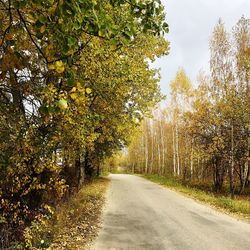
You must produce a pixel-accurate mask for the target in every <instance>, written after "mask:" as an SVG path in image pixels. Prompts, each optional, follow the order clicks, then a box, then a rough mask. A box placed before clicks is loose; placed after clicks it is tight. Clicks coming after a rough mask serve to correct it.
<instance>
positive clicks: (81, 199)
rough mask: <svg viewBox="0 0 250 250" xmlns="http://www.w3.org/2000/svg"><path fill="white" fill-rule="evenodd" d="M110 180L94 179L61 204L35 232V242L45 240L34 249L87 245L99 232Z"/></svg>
mask: <svg viewBox="0 0 250 250" xmlns="http://www.w3.org/2000/svg"><path fill="white" fill-rule="evenodd" d="M109 182H110V181H109V180H108V179H106V178H98V179H95V180H94V181H93V182H91V183H89V184H86V185H85V186H83V188H82V189H81V190H80V191H79V192H78V193H77V194H75V195H74V196H73V197H71V198H70V199H69V200H68V201H67V202H65V203H64V204H61V205H60V206H58V207H57V208H56V210H55V213H54V215H53V217H52V218H51V219H50V220H49V221H48V222H47V223H46V225H44V230H43V231H42V232H41V233H40V234H39V235H37V236H36V242H38V243H41V242H42V244H40V246H38V245H39V244H38V245H37V247H36V248H33V249H55V250H59V249H70V250H78V249H79V250H80V249H86V248H88V246H89V245H90V244H91V242H92V241H93V239H94V238H95V237H96V236H97V232H98V228H99V221H100V216H101V212H102V208H103V205H104V203H105V194H106V191H107V188H108V185H109Z"/></svg>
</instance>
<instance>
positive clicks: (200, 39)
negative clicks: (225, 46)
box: [154, 0, 250, 94]
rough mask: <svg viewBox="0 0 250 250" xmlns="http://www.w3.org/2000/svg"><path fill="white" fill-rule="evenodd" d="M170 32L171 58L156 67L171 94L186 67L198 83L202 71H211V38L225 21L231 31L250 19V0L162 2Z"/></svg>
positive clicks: (163, 85) (157, 63)
mask: <svg viewBox="0 0 250 250" xmlns="http://www.w3.org/2000/svg"><path fill="white" fill-rule="evenodd" d="M162 3H163V4H164V5H165V11H166V13H167V14H166V21H167V23H168V24H169V28H170V32H169V34H168V35H167V36H166V37H167V39H168V40H169V41H170V43H171V45H170V46H171V50H170V54H169V55H168V56H165V57H163V58H161V59H159V60H157V61H156V62H155V63H154V65H155V66H156V67H160V68H161V76H162V79H161V83H160V84H161V89H162V92H163V93H164V94H167V93H169V82H170V80H171V79H173V78H174V77H175V73H176V71H177V70H178V68H179V67H183V68H184V69H185V71H186V73H187V75H188V76H189V78H190V79H191V80H192V81H193V82H195V80H196V76H197V74H198V72H199V71H200V70H201V69H203V70H207V69H208V68H209V65H208V61H209V39H210V37H211V34H212V31H213V28H214V26H215V24H216V23H217V22H218V20H219V18H222V20H223V22H224V23H225V26H226V28H227V30H228V31H230V30H231V28H232V26H234V25H235V24H236V22H237V21H238V19H239V18H240V17H241V16H242V15H244V16H245V17H247V18H250V0H162Z"/></svg>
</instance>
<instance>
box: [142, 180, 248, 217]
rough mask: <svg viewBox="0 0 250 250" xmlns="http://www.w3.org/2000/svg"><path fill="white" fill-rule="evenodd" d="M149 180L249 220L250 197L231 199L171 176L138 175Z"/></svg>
mask: <svg viewBox="0 0 250 250" xmlns="http://www.w3.org/2000/svg"><path fill="white" fill-rule="evenodd" d="M140 176H142V177H144V178H146V179H148V180H150V181H153V182H155V183H158V184H160V185H163V186H166V187H168V188H170V189H173V190H175V191H178V192H181V193H183V194H185V195H186V196H189V197H191V198H194V199H195V200H197V201H200V202H203V203H206V204H209V205H210V206H212V207H214V208H216V209H219V210H221V211H223V212H224V213H227V214H230V215H233V216H236V217H237V218H240V219H243V220H245V221H248V222H250V199H249V198H246V197H244V198H241V197H236V198H235V199H234V200H232V199H231V198H230V197H229V196H225V195H218V194H217V195H216V194H214V193H212V192H205V191H202V190H200V189H197V188H193V187H188V186H185V185H183V184H182V183H181V182H180V181H178V180H177V179H175V178H173V177H164V176H158V175H140Z"/></svg>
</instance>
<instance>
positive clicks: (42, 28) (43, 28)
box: [40, 25, 46, 33]
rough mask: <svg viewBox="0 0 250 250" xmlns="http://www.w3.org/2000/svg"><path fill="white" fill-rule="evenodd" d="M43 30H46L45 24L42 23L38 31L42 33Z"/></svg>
mask: <svg viewBox="0 0 250 250" xmlns="http://www.w3.org/2000/svg"><path fill="white" fill-rule="evenodd" d="M45 30H46V26H45V25H43V26H42V27H41V28H40V32H41V33H44V31H45Z"/></svg>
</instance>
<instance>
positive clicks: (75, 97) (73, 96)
mask: <svg viewBox="0 0 250 250" xmlns="http://www.w3.org/2000/svg"><path fill="white" fill-rule="evenodd" d="M70 97H71V98H72V99H73V100H75V99H77V97H78V95H77V93H71V94H70Z"/></svg>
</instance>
